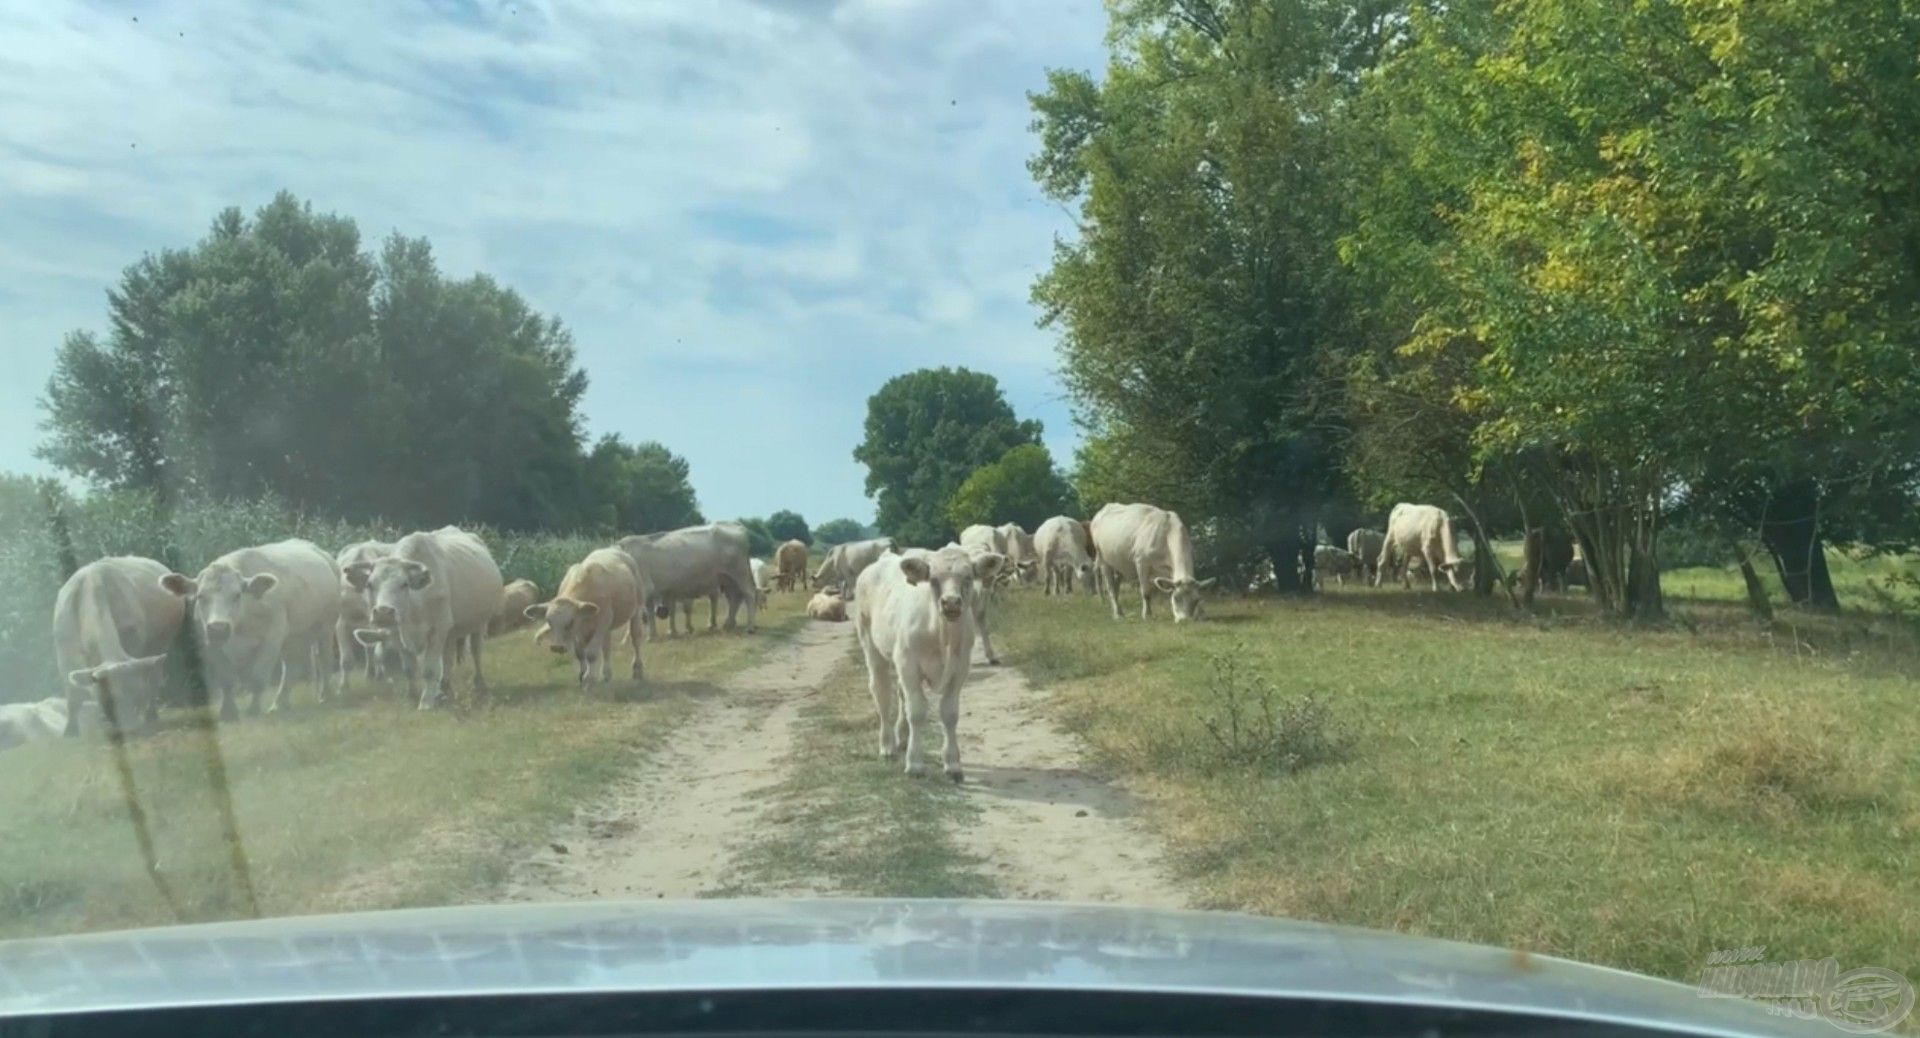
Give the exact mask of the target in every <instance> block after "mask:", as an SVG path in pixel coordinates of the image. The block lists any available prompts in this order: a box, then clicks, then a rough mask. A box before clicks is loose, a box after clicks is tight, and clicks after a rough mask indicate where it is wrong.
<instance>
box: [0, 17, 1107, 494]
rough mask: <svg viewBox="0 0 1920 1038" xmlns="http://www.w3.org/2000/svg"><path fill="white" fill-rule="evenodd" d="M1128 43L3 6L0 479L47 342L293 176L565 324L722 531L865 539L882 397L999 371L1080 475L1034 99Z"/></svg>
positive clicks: (607, 387)
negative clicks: (844, 525) (1049, 312)
mask: <svg viewBox="0 0 1920 1038" xmlns="http://www.w3.org/2000/svg"><path fill="white" fill-rule="evenodd" d="M1103 29H1104V17H1103V14H1102V12H1101V9H1100V5H1099V3H1098V0H752V2H749V0H667V2H646V0H600V2H580V3H543V2H530V0H464V2H459V0H442V2H435V3H419V4H415V3H405V4H365V5H357V4H338V3H281V2H276V3H271V4H261V3H253V2H249V0H197V2H192V3H152V4H148V3H111V4H106V3H102V4H66V3H56V2H51V0H48V2H41V0H0V127H3V129H0V227H4V228H6V232H5V234H4V235H0V361H3V362H4V364H5V369H6V372H7V376H6V377H5V378H4V379H0V470H8V471H32V472H41V471H44V469H43V467H42V466H40V464H39V463H38V462H36V461H34V460H33V458H32V457H31V450H32V446H33V444H34V443H35V442H37V440H38V438H39V433H38V431H37V429H36V426H37V423H38V421H39V419H40V412H39V408H38V406H37V404H36V401H37V399H38V397H39V395H40V393H41V391H42V389H43V388H44V386H45V384H46V379H47V376H48V374H49V373H50V371H51V367H52V360H53V353H54V349H55V347H56V345H57V344H58V343H59V341H60V338H61V336H62V335H63V334H64V333H65V332H67V331H68V330H70V329H73V328H94V329H102V328H103V326H104V324H105V291H106V289H107V288H108V287H109V286H110V285H112V284H113V283H114V282H115V281H116V280H117V279H118V277H119V273H120V271H121V269H122V268H123V267H125V266H126V265H127V264H128V263H131V262H132V261H134V260H135V259H137V258H138V257H139V256H140V255H141V254H142V253H144V252H148V251H153V250H157V249H161V248H166V247H170V246H178V245H185V244H188V243H190V242H192V241H193V240H195V239H197V238H198V237H200V235H202V234H203V233H204V232H205V230H206V227H207V225H208V222H209V221H210V220H211V219H212V217H213V215H214V214H215V213H216V212H217V211H218V210H220V209H221V208H222V207H224V206H227V205H240V206H243V207H245V208H247V209H252V208H254V207H256V206H258V205H260V204H261V203H263V202H265V201H267V200H268V199H269V198H271V197H272V195H273V193H274V192H275V191H276V190H279V189H281V188H286V189H288V190H291V191H293V192H294V193H296V194H297V195H299V196H301V197H302V198H305V199H308V200H310V201H312V202H313V204H314V205H315V206H316V207H317V208H320V209H323V210H329V211H333V212H339V213H342V214H346V215H350V216H352V217H354V218H355V219H356V220H357V221H358V222H359V224H360V229H361V233H362V235H363V237H364V238H365V239H366V240H367V241H368V242H369V243H370V244H371V243H375V242H377V241H378V239H379V238H381V237H382V236H384V235H385V234H387V233H388V232H389V231H393V230H399V231H403V232H405V233H407V234H412V235H424V236H426V237H428V238H430V239H431V240H432V241H433V244H434V247H435V249H436V251H437V253H438V255H439V257H440V262H441V265H442V267H443V269H445V270H446V271H447V272H448V273H450V274H454V275H461V274H465V273H467V272H469V271H474V270H484V271H487V272H490V273H492V274H494V275H495V276H497V277H499V278H500V279H502V280H503V281H505V282H506V283H508V284H511V285H513V286H514V287H516V288H517V289H519V290H520V291H521V292H523V293H524V294H526V295H527V296H528V297H529V299H530V300H531V301H532V302H533V304H534V305H535V306H537V307H539V308H540V309H542V310H544V311H546V312H549V313H553V314H557V315H558V316H560V317H561V318H562V319H563V320H564V321H566V322H567V324H568V326H569V327H570V328H571V329H572V331H573V334H574V337H575V340H576V345H577V348H578V350H579V354H580V359H581V362H582V364H583V366H584V367H585V368H586V369H587V371H588V373H589V375H590V377H591V378H592V388H591V389H590V390H589V391H588V394H587V397H586V401H585V405H584V409H585V413H586V418H587V424H588V430H589V433H590V434H591V435H593V436H598V435H599V434H601V433H606V432H617V433H620V434H622V435H624V436H626V437H628V438H629V439H634V440H641V439H657V440H660V441H662V442H664V443H666V444H667V445H668V446H670V447H671V448H673V449H674V450H675V451H677V452H679V453H681V454H684V455H685V456H686V457H687V458H688V459H689V460H690V461H691V463H692V466H693V476H694V484H695V487H696V489H697V490H698V491H699V493H700V499H701V503H702V505H703V506H705V507H706V509H707V511H708V512H709V513H710V514H712V515H715V516H734V515H764V514H766V513H767V512H769V511H772V510H774V509H776V508H797V509H799V510H800V511H801V512H802V513H803V514H805V515H806V516H807V517H808V518H809V519H814V520H816V521H817V520H821V519H827V518H832V517H835V516H840V515H852V516H855V517H857V518H861V519H866V518H869V517H870V516H871V512H872V502H870V501H869V500H868V499H867V498H866V497H865V495H864V494H863V492H862V480H863V478H864V470H863V469H862V468H861V467H860V466H859V465H858V464H856V463H855V462H854V461H853V459H852V457H851V451H852V449H853V446H854V444H855V443H856V442H857V441H858V439H859V437H860V429H861V420H862V417H863V414H864V406H865V400H866V397H867V395H868V394H870V393H871V392H872V391H873V390H874V389H875V388H876V387H878V386H879V385H880V383H882V382H883V381H885V380H886V379H887V378H889V377H891V376H893V375H895V374H898V373H900V372H903V371H909V370H912V369H914V368H919V367H926V366H932V365H942V364H948V365H965V366H967V367H971V368H975V369H977V370H982V371H987V372H990V373H992V374H994V375H996V376H997V377H999V379H1000V381H1001V383H1002V386H1003V387H1004V389H1005V391H1006V394H1007V398H1008V400H1009V401H1010V402H1011V403H1012V404H1013V406H1014V409H1015V410H1016V411H1017V412H1019V414H1020V415H1021V416H1022V417H1033V418H1039V419H1040V420H1042V421H1043V422H1045V423H1046V427H1047V434H1046V435H1047V443H1048V446H1049V447H1051V448H1052V449H1053V451H1054V453H1055V456H1056V457H1057V458H1058V459H1059V460H1060V461H1061V462H1063V463H1065V462H1067V461H1068V460H1070V457H1071V447H1072V443H1073V440H1074V436H1073V430H1072V428H1071V424H1070V422H1069V410H1068V407H1067V403H1066V401H1065V399H1064V396H1063V393H1062V390H1061V388H1060V386H1059V384H1058V382H1057V380H1056V378H1055V377H1054V373H1053V371H1054V367H1055V357H1054V350H1053V341H1052V335H1051V333H1049V332H1043V331H1040V330H1038V329H1036V328H1035V327H1034V323H1033V321H1034V312H1033V309H1032V306H1031V305H1030V304H1029V302H1028V300H1027V292H1028V288H1029V286H1030V284H1031V282H1032V280H1033V277H1034V276H1035V274H1037V273H1038V272H1039V271H1040V270H1041V269H1042V268H1043V267H1044V265H1045V264H1046V262H1047V258H1048V255H1049V253H1050V250H1051V248H1052V241H1053V238H1054V236H1055V235H1056V234H1059V233H1064V232H1065V231H1067V230H1068V229H1069V228H1070V227H1071V224H1070V222H1069V220H1068V218H1067V217H1066V215H1065V214H1064V213H1062V212H1061V211H1060V210H1059V209H1058V208H1057V207H1055V206H1053V205H1052V204H1051V203H1049V202H1047V201H1046V200H1045V199H1043V198H1042V197H1041V196H1040V195H1039V193H1038V191H1037V190H1035V188H1034V187H1033V184H1032V182H1031V180H1030V179H1029V178H1028V176H1027V173H1026V169H1025V165H1024V164H1025V161H1026V159H1027V157H1028V156H1029V155H1030V154H1031V152H1032V150H1033V147H1034V145H1033V139H1032V135H1031V134H1030V133H1029V132H1028V130H1027V123H1028V121H1029V119H1030V118H1031V115H1030V113H1029V111H1028V109H1027V105H1026V98H1025V95H1026V92H1027V91H1029V90H1033V89H1037V88H1038V87H1039V86H1040V85H1042V83H1043V81H1044V75H1045V70H1046V69H1047V68H1049V67H1077V68H1095V67H1098V66H1099V65H1100V64H1101V63H1102V61H1103V60H1104V59H1103V51H1102V49H1101V34H1102V31H1103ZM347 417H348V415H347V413H346V412H343V415H342V418H343V420H345V419H346V418H347Z"/></svg>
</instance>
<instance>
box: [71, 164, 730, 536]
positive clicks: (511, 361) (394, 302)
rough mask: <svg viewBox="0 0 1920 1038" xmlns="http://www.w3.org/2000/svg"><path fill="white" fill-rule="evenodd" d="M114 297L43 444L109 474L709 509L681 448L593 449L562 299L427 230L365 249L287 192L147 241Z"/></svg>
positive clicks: (528, 520)
mask: <svg viewBox="0 0 1920 1038" xmlns="http://www.w3.org/2000/svg"><path fill="white" fill-rule="evenodd" d="M107 303H108V318H109V325H108V331H107V332H106V334H105V335H100V334H96V333H94V332H91V331H75V332H73V333H71V334H70V335H68V336H67V338H66V341H65V342H64V343H63V344H62V345H61V347H60V349H59V353H58V356H57V359H56V365H55V370H54V374H53V377H52V378H51V380H50V381H49V383H48V386H47V391H46V396H45V398H44V401H43V403H44V406H45V409H46V420H45V423H44V428H45V430H46V439H45V440H44V442H43V443H42V444H41V445H40V447H39V450H38V453H39V454H40V456H41V457H43V458H45V459H47V460H48V461H50V462H52V463H53V464H55V465H56V466H58V467H60V468H61V469H64V470H65V471H67V472H70V473H73V474H74V475H76V476H79V477H82V478H84V479H86V480H88V481H89V482H91V483H93V484H95V485H97V486H101V487H105V488H112V489H139V490H150V491H159V492H163V493H166V494H170V495H174V496H201V497H221V498H228V497H233V498H254V497H260V496H273V497H276V498H279V499H281V500H284V501H286V502H288V503H290V504H291V505H293V506H294V507H297V508H300V509H308V510H315V511H318V512H321V513H325V514H331V515H337V516H343V517H348V518H372V517H384V518H387V519H391V520H394V521H398V522H401V523H403V524H427V523H437V522H444V521H446V519H448V518H449V517H456V516H457V517H461V518H463V519H469V520H474V521H479V522H485V523H489V524H493V525H496V526H500V527H505V528H514V529H528V528H537V527H548V528H560V527H569V528H570V527H576V526H580V525H583V524H586V525H590V524H592V523H596V522H597V523H601V524H604V525H608V526H617V527H621V528H626V529H636V528H646V527H652V526H656V525H660V524H667V525H671V524H675V523H678V522H681V521H683V520H685V519H686V518H687V517H688V516H693V517H695V518H697V516H698V511H697V508H696V507H695V505H694V502H693V497H692V491H691V490H690V489H689V488H687V487H686V485H685V484H686V479H687V472H686V463H685V462H684V461H681V460H679V459H675V458H672V456H671V455H670V454H668V453H667V452H666V450H665V448H662V447H659V446H658V445H657V444H654V445H642V446H641V447H638V448H634V447H628V446H626V445H625V444H622V443H619V442H618V441H607V440H603V441H601V443H600V444H598V445H596V447H595V448H594V450H593V452H591V454H589V453H588V452H586V451H584V450H583V445H582V434H581V421H580V416H579V414H578V410H577V408H578V404H579V401H580V398H581V395H582V394H583V393H584V392H585V390H586V387H587V376H586V373H585V372H583V371H582V370H580V368H579V367H578V366H577V364H576V363H575V358H574V351H573V345H572V340H571V337H570V336H569V334H568V332H567V330H566V328H565V327H564V326H563V325H562V324H561V323H560V321H559V320H558V319H556V318H553V317H550V316H546V315H543V314H540V313H538V312H536V311H535V310H533V309H532V308H531V307H529V306H528V305H527V303H526V302H525V300H523V299H522V298H521V297H520V296H519V294H518V293H516V292H514V291H513V290H512V289H510V288H507V287H504V286H502V285H500V284H499V283H497V282H495V281H494V280H493V279H491V278H489V277H488V276H486V275H484V274H476V275H473V276H471V277H467V278H463V279H452V278H448V277H447V276H445V275H444V274H442V273H441V271H440V269H439V267H438V265H437V263H436V262H435V260H434V256H433V250H432V248H431V246H429V245H428V243H427V242H426V241H424V240H422V239H418V238H407V237H403V236H401V235H398V234H396V235H394V236H392V237H390V238H388V239H387V241H386V242H385V243H384V244H383V245H382V246H381V248H380V249H379V250H378V251H377V252H368V251H366V250H364V249H363V248H362V244H361V240H360V234H359V230H358V228H357V227H356V226H355V224H354V222H353V221H352V220H351V219H348V218H346V217H343V216H337V215H332V214H325V213H317V212H315V211H314V210H313V208H312V207H311V206H310V205H308V204H305V203H303V202H301V201H299V200H297V199H295V198H294V197H293V196H292V195H290V194H286V193H284V192H283V193H281V194H280V195H278V196H276V197H275V198H274V199H273V201H271V202H269V203H268V204H267V205H265V206H263V207H261V208H260V209H259V210H258V211H257V212H255V213H254V214H253V215H252V216H251V217H248V216H245V215H243V214H242V213H241V211H240V210H238V209H227V210H225V211H223V212H221V213H220V214H219V215H218V216H217V217H216V218H215V219H214V221H213V225H212V227H211V228H210V230H209V232H208V234H207V236H206V237H205V238H203V239H201V240H200V241H199V242H197V243H195V244H194V245H192V246H190V247H187V248H183V249H168V250H164V251H162V252H160V253H158V254H155V255H149V256H146V257H143V258H142V259H141V260H140V261H139V262H137V263H135V264H133V265H132V266H130V267H128V268H127V270H126V271H125V273H124V275H123V276H122V278H121V281H120V284H119V285H118V286H117V287H116V288H115V289H114V290H113V291H111V292H110V293H109V294H108V300H107ZM589 469H591V471H592V474H591V476H590V475H589ZM583 517H588V518H587V519H586V520H585V521H584V523H583Z"/></svg>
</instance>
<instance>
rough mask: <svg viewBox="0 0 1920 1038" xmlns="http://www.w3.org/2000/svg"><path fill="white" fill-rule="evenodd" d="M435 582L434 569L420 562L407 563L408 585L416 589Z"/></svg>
mask: <svg viewBox="0 0 1920 1038" xmlns="http://www.w3.org/2000/svg"><path fill="white" fill-rule="evenodd" d="M432 583H433V571H432V570H430V569H428V568H427V567H425V566H424V565H421V564H420V563H418V562H408V563H407V586H408V587H410V588H412V589H414V590H415V591H418V590H420V589H421V588H423V587H426V586H427V585H429V584H432Z"/></svg>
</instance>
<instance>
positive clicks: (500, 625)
mask: <svg viewBox="0 0 1920 1038" xmlns="http://www.w3.org/2000/svg"><path fill="white" fill-rule="evenodd" d="M538 601H540V585H538V584H536V583H534V582H533V581H531V580H527V579H525V578H524V577H523V578H521V579H519V580H516V581H513V582H512V583H509V584H508V585H507V586H506V587H505V588H502V589H501V591H500V609H499V611H498V612H496V613H494V614H493V619H491V620H489V621H487V637H489V638H497V637H499V636H500V635H503V634H511V633H513V632H514V631H517V630H519V629H520V628H522V627H525V626H527V624H528V623H530V622H531V621H529V620H528V618H527V607H528V606H530V605H532V604H534V603H535V602H538Z"/></svg>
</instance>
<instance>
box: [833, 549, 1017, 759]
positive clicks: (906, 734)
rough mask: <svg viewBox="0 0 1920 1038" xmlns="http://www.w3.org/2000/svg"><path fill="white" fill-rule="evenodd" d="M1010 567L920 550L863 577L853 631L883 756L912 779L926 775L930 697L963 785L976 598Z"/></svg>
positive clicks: (988, 555)
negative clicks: (963, 705)
mask: <svg viewBox="0 0 1920 1038" xmlns="http://www.w3.org/2000/svg"><path fill="white" fill-rule="evenodd" d="M1005 563H1006V556H1004V555H1000V554H998V553H996V552H981V553H978V554H969V553H968V552H966V551H964V550H961V549H959V548H951V547H949V548H942V549H940V550H939V551H923V550H920V549H914V550H912V551H909V552H906V553H904V554H900V555H888V556H886V557H884V558H882V559H880V560H879V561H877V562H875V563H874V564H873V565H871V566H869V567H867V569H866V571H865V572H863V573H861V574H860V593H859V594H858V595H856V596H854V598H855V601H854V607H853V624H854V633H855V635H856V636H858V637H859V639H860V649H861V653H862V655H863V656H864V657H865V658H866V664H867V689H868V691H869V692H871V693H872V694H873V705H874V709H875V710H876V711H877V712H878V713H879V715H880V755H881V756H882V757H886V758H892V757H893V755H894V754H895V753H903V754H904V756H905V757H906V770H907V774H909V775H917V774H920V773H921V772H922V770H923V766H922V764H921V763H920V744H921V742H922V741H923V739H924V738H925V732H926V727H927V699H928V696H929V694H930V693H931V695H932V696H933V697H934V698H936V699H938V700H939V704H940V725H941V728H942V729H944V731H945V736H946V738H945V747H944V749H945V753H944V757H945V763H946V772H947V777H948V778H951V779H952V780H953V781H955V782H958V781H960V778H961V772H960V732H959V726H960V689H961V688H962V687H963V686H964V685H965V684H966V683H967V673H968V671H969V670H970V669H971V667H972V665H973V662H972V661H973V638H974V620H973V616H974V612H973V599H974V598H976V597H978V596H981V595H983V594H985V592H986V589H985V587H984V585H985V584H986V583H987V582H989V581H991V580H992V579H993V577H994V574H995V573H996V572H998V571H999V568H1000V567H1001V566H1003V565H1005ZM903 744H904V745H903Z"/></svg>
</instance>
